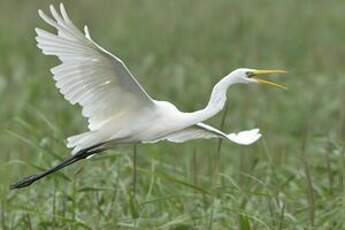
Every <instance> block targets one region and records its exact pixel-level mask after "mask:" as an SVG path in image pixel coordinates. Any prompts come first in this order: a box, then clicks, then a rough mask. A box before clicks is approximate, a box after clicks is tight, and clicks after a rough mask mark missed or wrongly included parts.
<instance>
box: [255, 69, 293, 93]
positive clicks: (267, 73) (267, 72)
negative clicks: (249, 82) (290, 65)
mask: <svg viewBox="0 0 345 230" xmlns="http://www.w3.org/2000/svg"><path fill="white" fill-rule="evenodd" d="M281 74H287V71H285V70H253V71H251V73H250V76H251V77H252V78H253V79H255V80H256V81H257V82H258V83H259V84H265V85H270V86H273V87H277V88H281V89H287V87H286V86H284V85H280V84H277V83H274V82H270V81H266V80H262V79H258V78H261V77H267V76H272V75H281Z"/></svg>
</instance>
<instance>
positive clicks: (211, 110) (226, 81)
mask: <svg viewBox="0 0 345 230" xmlns="http://www.w3.org/2000/svg"><path fill="white" fill-rule="evenodd" d="M237 83H240V82H237V81H236V80H235V78H232V77H231V75H228V76H226V77H225V78H223V79H222V80H220V81H219V82H218V83H217V84H216V85H215V86H214V88H213V90H212V93H211V96H210V99H209V101H208V104H207V106H206V107H205V108H204V109H201V110H198V111H195V112H192V113H189V116H190V118H191V119H194V121H196V122H195V123H198V122H202V121H204V120H207V119H209V118H211V117H213V116H214V115H216V114H217V113H219V112H220V111H221V110H222V109H223V108H224V105H225V102H226V99H227V98H226V93H227V90H228V88H229V87H230V86H232V85H234V84H237Z"/></svg>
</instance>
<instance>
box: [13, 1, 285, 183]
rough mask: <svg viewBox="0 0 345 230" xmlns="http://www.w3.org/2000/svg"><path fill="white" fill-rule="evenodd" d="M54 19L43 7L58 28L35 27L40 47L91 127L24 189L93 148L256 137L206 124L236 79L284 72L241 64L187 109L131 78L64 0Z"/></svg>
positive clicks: (246, 140)
mask: <svg viewBox="0 0 345 230" xmlns="http://www.w3.org/2000/svg"><path fill="white" fill-rule="evenodd" d="M50 11H51V14H52V18H51V17H49V16H47V15H46V14H45V13H43V11H41V10H39V11H38V13H39V16H40V17H41V18H42V19H43V20H44V21H45V22H46V23H48V24H49V25H51V26H52V27H54V28H55V29H56V30H57V34H54V33H50V32H47V31H44V30H42V29H39V28H36V29H35V31H36V33H37V37H36V40H37V46H38V47H39V48H40V49H41V50H42V52H43V53H44V54H46V55H53V56H57V57H58V58H59V59H60V61H61V64H59V65H58V66H56V67H54V68H52V69H51V72H52V74H53V78H54V80H55V81H56V87H57V88H58V89H59V90H60V92H61V94H63V95H64V97H65V99H66V100H68V101H69V102H70V103H71V104H73V105H74V104H79V105H80V106H81V107H82V115H83V116H84V117H86V118H88V124H89V125H88V127H89V131H88V132H85V133H82V134H79V135H76V136H72V137H69V138H68V139H67V142H68V143H67V147H68V148H71V149H72V151H71V153H72V156H71V157H69V158H67V159H66V160H65V161H63V162H62V163H60V164H59V165H57V166H55V167H53V168H51V169H49V170H47V171H45V172H43V173H41V174H39V175H34V176H30V177H28V178H24V179H23V180H22V181H20V182H18V183H16V184H14V185H11V189H18V188H23V187H26V186H29V185H31V184H32V183H33V182H35V181H37V180H39V179H41V178H43V177H45V176H47V175H49V174H51V173H53V172H55V171H57V170H59V169H62V168H64V167H66V166H68V165H70V164H72V163H74V162H76V161H79V160H82V159H85V158H88V157H90V156H92V155H93V154H95V153H98V152H101V151H104V150H107V149H110V148H113V147H114V146H116V145H118V144H124V143H126V144H128V143H155V142H158V141H162V140H167V141H170V142H176V143H180V142H185V141H188V140H192V139H200V138H223V139H225V140H228V141H230V142H233V143H236V144H240V145H250V144H252V143H254V142H256V141H257V140H258V139H259V138H260V137H261V133H260V132H259V129H253V130H249V131H242V132H239V133H237V134H236V133H230V134H226V133H224V132H222V131H220V130H218V129H216V128H213V127H211V126H209V125H206V124H204V123H202V122H203V121H205V120H207V119H209V118H211V117H213V116H214V115H216V114H217V113H218V112H220V111H221V110H222V109H223V107H224V104H225V102H226V94H227V89H228V88H229V87H230V86H232V85H234V84H269V85H271V86H276V87H280V88H285V87H284V86H281V85H278V84H275V83H272V82H269V81H265V80H262V79H258V78H256V77H259V76H263V75H274V74H283V73H286V71H282V70H256V69H247V68H240V69H236V70H235V71H233V72H231V73H230V74H228V75H227V76H225V77H224V78H223V79H222V80H221V81H219V82H218V83H217V84H216V85H215V86H214V88H213V90H212V93H211V97H210V99H209V102H208V104H207V106H206V107H205V108H203V109H201V110H198V111H195V112H191V113H186V112H181V111H179V110H178V109H177V108H176V107H175V106H174V105H173V104H171V103H170V102H166V101H158V100H154V99H152V98H151V97H150V96H149V95H148V94H147V93H146V91H145V90H144V89H143V88H142V87H141V86H140V84H139V83H138V82H137V80H136V79H135V78H134V77H133V75H132V74H131V72H130V71H129V70H128V68H127V67H126V65H125V64H124V62H123V61H122V60H120V59H119V58H118V57H116V56H115V55H113V54H111V53H110V52H108V51H106V50H105V49H103V48H102V47H101V46H99V45H98V44H97V43H96V42H95V41H94V40H93V39H92V38H91V36H90V33H89V30H88V28H87V26H85V27H84V33H85V34H83V33H82V32H81V31H80V30H78V28H77V27H76V26H75V25H74V24H73V23H72V21H71V19H70V18H69V16H68V15H67V13H66V10H65V8H64V5H63V4H60V13H58V12H57V10H56V9H55V8H54V6H53V5H50Z"/></svg>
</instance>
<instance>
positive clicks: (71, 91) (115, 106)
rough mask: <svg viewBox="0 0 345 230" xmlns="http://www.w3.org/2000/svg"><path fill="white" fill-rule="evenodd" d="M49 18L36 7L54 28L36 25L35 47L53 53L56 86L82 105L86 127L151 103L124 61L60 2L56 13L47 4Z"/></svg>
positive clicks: (99, 124) (74, 101) (97, 124)
mask: <svg viewBox="0 0 345 230" xmlns="http://www.w3.org/2000/svg"><path fill="white" fill-rule="evenodd" d="M50 11H51V14H52V16H53V18H50V17H48V16H47V15H46V14H44V13H43V12H42V11H41V10H39V15H40V17H41V18H42V19H43V20H44V21H45V22H46V23H48V24H49V25H51V26H53V27H55V29H57V34H53V33H50V32H47V31H44V30H42V29H39V28H36V33H37V37H36V40H37V42H38V44H37V46H38V47H39V48H40V49H41V50H42V52H43V53H44V54H46V55H55V56H57V57H58V58H59V59H60V60H61V62H62V63H61V64H60V65H58V66H56V67H54V68H52V69H51V72H52V73H53V75H54V79H55V81H56V87H57V88H58V89H59V90H60V92H61V93H62V94H63V95H64V97H65V98H66V99H67V100H68V101H69V102H70V103H71V104H76V103H78V104H80V105H81V106H82V115H83V116H84V117H87V118H88V121H89V129H90V130H96V129H98V128H99V127H101V126H102V125H104V124H105V123H106V122H107V121H108V120H109V119H113V118H115V117H117V116H124V115H127V114H128V113H131V112H133V111H139V110H141V109H143V108H148V107H151V106H153V105H154V102H153V100H152V99H151V97H150V96H149V95H148V94H147V93H146V92H145V91H144V89H143V88H142V87H141V86H140V85H139V83H138V82H137V81H136V80H135V78H134V77H133V75H132V74H131V73H130V71H129V70H128V69H127V67H126V66H125V64H124V63H123V62H122V61H121V60H120V59H119V58H117V57H116V56H114V55H112V54H111V53H109V52H108V51H106V50H105V49H103V48H102V47H100V46H99V45H98V44H96V43H95V42H94V41H93V40H92V39H91V37H90V34H89V31H88V29H87V27H85V35H84V34H83V33H82V32H81V31H80V30H78V28H77V27H76V26H75V25H74V24H73V23H72V21H71V20H70V18H69V17H68V15H67V13H66V10H65V8H64V5H63V4H62V3H61V4H60V14H59V13H58V12H57V11H56V9H55V8H54V6H52V5H51V6H50Z"/></svg>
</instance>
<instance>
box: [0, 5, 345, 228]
mask: <svg viewBox="0 0 345 230" xmlns="http://www.w3.org/2000/svg"><path fill="white" fill-rule="evenodd" d="M49 3H55V4H57V3H58V2H57V1H52V2H49V1H43V0H40V1H9V0H5V2H3V3H2V4H1V7H0V129H1V132H0V146H1V153H0V159H1V162H0V182H1V183H0V229H4V230H6V229H176V230H177V229H180V230H181V229H344V228H345V211H344V210H345V209H344V206H345V199H344V197H345V181H344V179H345V152H344V135H345V99H344V98H345V93H344V88H345V77H344V72H345V65H344V60H345V45H344V41H345V30H344V20H345V16H344V7H345V2H344V1H340V0H338V1H322V0H315V1H297V0H292V1H280V0H278V1H273V0H264V1H249V0H244V1H243V0H242V1H240V0H238V1H228V0H215V1H206V0H204V1H192V0H175V1H161V0H147V1H139V0H137V1H134V0H131V1H125V0H123V1H102V2H99V3H98V2H97V3H96V1H91V0H88V1H66V2H65V5H66V8H67V10H68V11H69V13H70V15H71V17H72V19H73V20H74V21H75V22H76V23H77V25H78V27H79V28H81V27H82V26H83V25H84V24H87V25H88V26H89V29H90V32H91V35H92V36H93V38H94V39H95V40H96V41H97V42H98V43H100V44H101V45H102V46H103V47H105V48H106V49H108V50H110V51H112V52H114V53H116V54H117V55H119V56H120V57H121V58H122V59H123V60H124V61H125V62H126V63H127V65H128V67H129V68H130V69H131V70H132V72H133V73H134V74H135V76H137V79H138V80H139V81H140V82H141V83H142V84H143V86H144V87H145V88H146V89H147V91H148V92H149V93H150V94H151V95H152V97H154V98H156V99H161V100H168V101H171V102H173V103H175V104H176V105H177V106H178V108H179V109H181V110H183V111H193V110H196V109H199V108H201V107H203V106H204V105H205V104H206V103H207V100H208V97H209V94H210V91H211V89H212V87H213V85H214V84H215V83H216V82H217V81H218V80H220V79H221V78H222V76H224V75H225V74H227V73H228V72H230V71H232V70H233V69H235V68H238V67H249V68H282V69H287V70H289V76H288V77H287V78H285V79H280V82H284V83H285V84H287V85H288V86H289V90H288V91H282V90H276V89H271V88H266V87H247V86H236V87H233V88H231V89H230V91H229V94H228V96H229V103H228V111H227V113H226V116H224V113H221V114H219V115H218V116H216V117H215V118H213V119H211V120H210V121H208V123H209V124H212V125H214V126H216V127H218V128H222V129H223V130H225V131H226V132H231V131H239V130H244V129H250V128H254V127H259V128H261V130H262V132H263V135H264V137H263V138H262V140H261V141H260V142H258V143H257V144H255V145H253V146H250V147H243V146H236V145H234V144H231V143H227V142H223V143H220V142H218V141H217V140H198V141H192V142H188V143H184V144H171V143H163V142H162V143H158V144H154V145H139V146H137V158H136V169H137V170H136V171H137V173H136V180H135V181H136V183H135V192H134V190H133V183H132V182H133V146H122V147H119V148H118V149H115V150H113V151H108V152H107V153H106V154H103V155H99V156H97V157H95V158H93V159H91V160H89V161H83V162H80V163H79V164H76V165H74V166H71V167H70V168H68V169H65V170H63V171H61V172H59V173H56V174H55V175H52V176H50V177H48V178H47V179H45V180H42V181H40V182H38V183H36V184H34V185H33V186H31V187H29V188H27V189H23V190H20V191H9V189H8V186H9V184H10V183H12V182H14V181H16V180H17V179H19V178H21V177H23V176H28V175H31V174H32V173H36V172H37V171H39V170H41V169H44V168H48V167H50V166H52V165H54V164H56V163H57V162H59V161H60V160H61V159H62V158H63V157H65V156H67V155H69V152H68V149H67V148H66V147H65V138H66V137H68V136H71V135H73V134H77V133H79V132H83V131H85V130H86V121H85V119H83V118H82V117H81V116H80V108H78V107H73V106H71V105H69V104H68V102H66V101H65V100H64V99H63V97H62V96H61V95H59V93H58V91H57V90H56V89H55V87H54V82H53V80H52V78H51V75H50V73H49V68H50V67H52V66H54V65H56V64H57V63H58V60H56V58H53V57H46V56H44V55H42V54H41V53H40V51H39V50H38V49H37V48H36V47H35V41H34V36H35V35H34V28H35V27H43V28H47V27H46V25H44V23H43V22H42V21H41V20H40V19H39V17H38V15H37V9H38V8H41V9H43V10H46V11H47V8H48V4H49ZM222 119H224V122H223V125H222Z"/></svg>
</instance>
